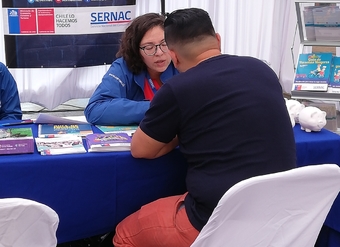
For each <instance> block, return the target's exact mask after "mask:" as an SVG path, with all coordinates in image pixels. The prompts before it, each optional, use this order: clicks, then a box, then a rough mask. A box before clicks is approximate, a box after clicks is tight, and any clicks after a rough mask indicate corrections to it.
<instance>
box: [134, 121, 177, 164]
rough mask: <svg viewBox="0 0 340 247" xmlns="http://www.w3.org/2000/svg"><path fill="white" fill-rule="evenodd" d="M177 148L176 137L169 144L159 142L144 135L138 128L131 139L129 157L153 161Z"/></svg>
mask: <svg viewBox="0 0 340 247" xmlns="http://www.w3.org/2000/svg"><path fill="white" fill-rule="evenodd" d="M177 146H178V139H177V137H175V138H174V139H172V141H171V142H169V143H163V142H159V141H157V140H155V139H153V138H151V137H150V136H148V135H147V134H145V133H144V132H143V131H142V130H141V129H140V128H139V127H138V128H137V130H136V132H135V133H134V134H133V137H132V141H131V155H132V156H133V157H134V158H145V159H155V158H158V157H160V156H162V155H165V154H167V153H169V152H170V151H171V150H173V149H174V148H175V147H177Z"/></svg>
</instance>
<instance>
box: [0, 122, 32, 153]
mask: <svg viewBox="0 0 340 247" xmlns="http://www.w3.org/2000/svg"><path fill="white" fill-rule="evenodd" d="M33 152H34V138H33V133H32V129H31V128H4V129H0V154H20V153H33Z"/></svg>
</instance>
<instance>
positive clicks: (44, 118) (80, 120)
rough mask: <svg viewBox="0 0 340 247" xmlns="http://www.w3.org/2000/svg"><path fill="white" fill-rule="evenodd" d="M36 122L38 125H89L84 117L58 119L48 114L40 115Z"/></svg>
mask: <svg viewBox="0 0 340 247" xmlns="http://www.w3.org/2000/svg"><path fill="white" fill-rule="evenodd" d="M34 122H35V123H37V124H47V123H49V124H89V123H88V122H87V121H86V119H85V117H84V116H77V117H58V116H54V115H49V114H46V113H39V115H38V117H37V119H36V120H35V121H34Z"/></svg>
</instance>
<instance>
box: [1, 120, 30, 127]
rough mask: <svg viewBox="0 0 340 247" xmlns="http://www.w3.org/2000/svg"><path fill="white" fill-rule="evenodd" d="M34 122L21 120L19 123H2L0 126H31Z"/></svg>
mask: <svg viewBox="0 0 340 247" xmlns="http://www.w3.org/2000/svg"><path fill="white" fill-rule="evenodd" d="M32 123H34V121H33V120H32V119H27V120H22V121H20V122H13V123H4V124H0V125H1V126H12V125H22V124H32Z"/></svg>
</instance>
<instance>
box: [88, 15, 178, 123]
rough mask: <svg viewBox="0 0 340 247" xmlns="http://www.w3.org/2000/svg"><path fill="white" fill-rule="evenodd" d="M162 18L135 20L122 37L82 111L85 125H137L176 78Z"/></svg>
mask: <svg viewBox="0 0 340 247" xmlns="http://www.w3.org/2000/svg"><path fill="white" fill-rule="evenodd" d="M163 24H164V17H163V16H162V15H159V14H156V13H148V14H145V15H141V16H139V17H137V18H135V19H134V20H133V21H132V22H131V23H130V25H129V27H128V28H127V29H126V31H125V32H124V34H123V35H122V39H121V44H120V48H119V51H118V53H117V57H118V58H117V59H116V60H115V61H114V62H113V63H112V65H111V67H110V68H109V70H108V71H107V72H106V74H105V75H104V77H103V79H102V82H101V83H100V84H99V86H98V87H97V89H96V90H95V92H94V94H93V95H92V96H91V98H90V100H89V103H88V105H87V106H86V108H85V112H84V113H85V116H86V118H87V121H88V122H90V123H92V124H98V125H134V124H138V123H139V122H140V121H141V120H142V118H143V117H144V113H145V112H146V110H147V109H149V105H150V100H151V99H152V98H153V95H154V94H155V92H156V91H157V90H158V89H159V88H160V87H161V86H162V84H163V83H165V82H166V80H167V79H169V78H170V77H172V76H173V75H175V74H177V73H178V71H177V70H176V69H175V67H174V66H173V64H172V62H171V57H170V55H169V53H168V47H167V45H166V42H165V39H164V27H163Z"/></svg>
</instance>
